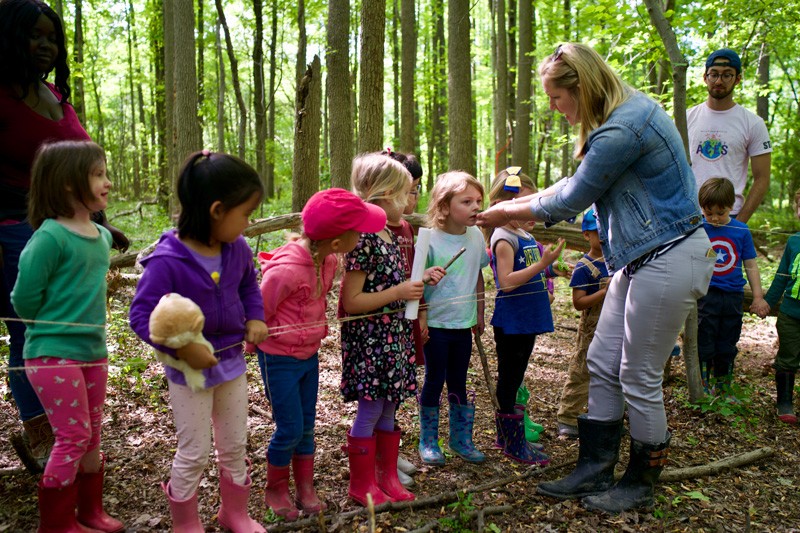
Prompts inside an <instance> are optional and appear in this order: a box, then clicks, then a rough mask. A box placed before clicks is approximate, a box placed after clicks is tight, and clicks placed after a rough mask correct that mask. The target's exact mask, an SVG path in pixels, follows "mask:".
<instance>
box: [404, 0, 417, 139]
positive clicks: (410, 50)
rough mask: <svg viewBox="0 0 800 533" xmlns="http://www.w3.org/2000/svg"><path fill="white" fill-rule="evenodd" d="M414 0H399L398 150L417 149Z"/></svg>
mask: <svg viewBox="0 0 800 533" xmlns="http://www.w3.org/2000/svg"><path fill="white" fill-rule="evenodd" d="M414 4H415V1H414V0H401V8H400V19H401V32H402V43H401V47H402V56H403V65H402V69H403V70H402V73H401V78H402V79H401V84H402V92H401V95H400V151H402V152H406V153H416V151H417V127H416V126H417V120H416V119H417V116H416V102H415V100H414V83H415V82H414V75H415V73H416V70H417V20H416V12H415V5H414Z"/></svg>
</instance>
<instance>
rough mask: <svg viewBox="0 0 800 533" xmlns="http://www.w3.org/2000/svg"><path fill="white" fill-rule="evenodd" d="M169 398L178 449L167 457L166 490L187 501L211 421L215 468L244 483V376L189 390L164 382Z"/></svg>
mask: <svg viewBox="0 0 800 533" xmlns="http://www.w3.org/2000/svg"><path fill="white" fill-rule="evenodd" d="M169 403H170V405H171V406H172V416H173V417H174V419H175V429H176V430H177V432H178V450H177V451H176V452H175V458H174V459H173V461H172V472H171V474H170V476H171V479H170V482H169V486H170V493H171V495H172V496H173V497H174V498H175V499H176V500H181V501H182V500H187V499H189V498H191V497H192V495H194V493H195V492H196V491H197V486H198V484H199V483H200V478H201V476H202V475H203V470H205V468H206V465H207V464H208V454H209V452H210V451H211V426H212V425H213V427H214V447H215V448H216V455H217V463H218V464H219V468H220V470H227V471H228V472H229V473H230V475H231V478H232V479H233V482H234V483H235V484H237V485H244V484H245V483H246V482H247V464H246V463H245V454H246V452H247V377H246V375H245V374H242V375H241V376H239V377H237V378H234V379H232V380H230V381H226V382H224V383H220V384H219V385H217V386H216V387H214V388H211V389H206V390H204V391H201V392H192V389H190V388H189V387H186V386H185V385H176V384H175V383H173V382H171V381H170V382H169Z"/></svg>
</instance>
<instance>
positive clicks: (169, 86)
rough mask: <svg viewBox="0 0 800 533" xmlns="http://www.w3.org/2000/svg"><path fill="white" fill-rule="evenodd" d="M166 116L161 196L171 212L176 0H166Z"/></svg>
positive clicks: (174, 167) (174, 158)
mask: <svg viewBox="0 0 800 533" xmlns="http://www.w3.org/2000/svg"><path fill="white" fill-rule="evenodd" d="M162 5H163V6H164V117H165V124H164V125H165V128H164V133H165V135H166V137H165V139H164V141H165V142H164V144H163V146H164V152H165V154H166V161H167V165H166V172H165V173H164V182H163V187H162V189H161V190H160V192H159V197H160V198H163V199H164V200H165V201H166V202H167V206H168V209H169V213H177V210H178V209H177V202H176V200H177V199H176V197H175V195H174V194H172V193H173V191H174V190H175V187H173V185H172V184H173V181H174V180H175V176H177V174H178V156H177V154H176V146H177V144H176V143H177V140H176V131H175V128H176V124H175V120H176V113H175V109H176V102H175V91H176V85H177V83H176V77H177V74H176V72H175V48H176V46H177V45H176V42H175V41H176V38H177V37H176V34H175V29H174V27H175V2H164V3H163V4H162Z"/></svg>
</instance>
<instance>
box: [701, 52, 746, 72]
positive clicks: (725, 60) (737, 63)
mask: <svg viewBox="0 0 800 533" xmlns="http://www.w3.org/2000/svg"><path fill="white" fill-rule="evenodd" d="M718 59H720V60H722V61H721V62H719V63H717V62H716V61H717V60H718ZM713 66H718V67H733V68H735V69H736V74H741V73H742V60H741V59H739V54H737V53H736V52H734V51H733V50H731V49H730V48H720V49H719V50H717V51H716V52H712V53H711V55H710V56H708V59H706V71H708V69H710V68H711V67H713Z"/></svg>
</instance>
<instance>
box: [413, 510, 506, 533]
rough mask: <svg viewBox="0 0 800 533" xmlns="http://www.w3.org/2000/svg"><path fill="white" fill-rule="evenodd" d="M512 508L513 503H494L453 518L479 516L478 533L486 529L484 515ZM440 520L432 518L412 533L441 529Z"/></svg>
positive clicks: (426, 532)
mask: <svg viewBox="0 0 800 533" xmlns="http://www.w3.org/2000/svg"><path fill="white" fill-rule="evenodd" d="M511 509H513V507H512V506H511V505H493V506H491V507H484V508H483V509H476V510H474V511H470V512H469V513H462V514H460V515H459V516H458V517H454V518H453V520H459V519H460V520H461V521H464V519H465V518H468V519H476V518H477V519H478V527H477V528H476V531H478V533H480V532H481V531H483V530H484V527H485V525H484V519H483V517H484V516H487V515H493V514H502V513H505V512H508V511H510V510H511ZM445 518H446V517H445ZM440 520H441V518H438V519H436V520H431V521H430V522H428V523H427V524H425V525H424V526H422V527H420V528H418V529H412V530H411V533H428V531H433V530H434V529H439V526H441V525H442V523H441V522H440Z"/></svg>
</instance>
